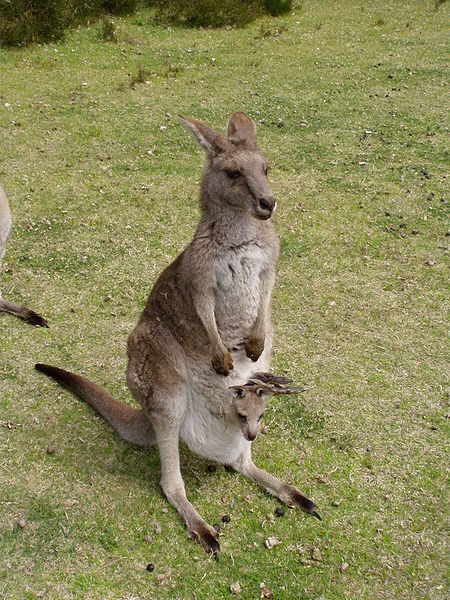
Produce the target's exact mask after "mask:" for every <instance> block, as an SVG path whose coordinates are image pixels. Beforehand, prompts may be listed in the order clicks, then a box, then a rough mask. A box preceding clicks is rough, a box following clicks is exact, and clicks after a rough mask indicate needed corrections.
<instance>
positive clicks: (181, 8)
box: [153, 0, 264, 27]
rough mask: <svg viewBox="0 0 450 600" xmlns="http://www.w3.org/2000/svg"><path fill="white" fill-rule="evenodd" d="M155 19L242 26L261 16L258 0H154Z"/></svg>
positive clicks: (194, 23)
mask: <svg viewBox="0 0 450 600" xmlns="http://www.w3.org/2000/svg"><path fill="white" fill-rule="evenodd" d="M153 4H154V6H155V7H156V14H157V18H158V20H160V21H162V22H169V23H175V24H178V25H187V26H190V27H223V26H224V25H244V24H246V23H249V22H250V21H253V20H254V19H256V18H257V17H258V16H260V15H261V14H262V13H263V12H264V11H263V2H261V0H241V1H240V2H236V0H154V2H153Z"/></svg>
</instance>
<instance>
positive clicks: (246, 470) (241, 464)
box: [231, 444, 322, 521]
mask: <svg viewBox="0 0 450 600" xmlns="http://www.w3.org/2000/svg"><path fill="white" fill-rule="evenodd" d="M231 466H232V467H233V469H235V470H236V471H238V473H241V474H242V475H245V477H248V478H249V479H251V480H252V481H254V482H255V483H258V484H259V485H260V486H261V487H263V488H265V489H266V490H267V491H268V492H269V493H271V494H272V495H273V496H276V497H277V498H279V499H280V500H281V501H282V502H284V504H286V505H287V506H289V508H294V507H297V508H300V509H301V510H303V511H305V512H307V513H309V514H311V515H313V516H314V517H316V518H317V519H319V520H320V521H321V520H322V518H321V516H320V515H319V513H318V512H317V507H316V505H315V504H314V502H313V501H312V500H310V499H309V498H307V497H306V496H304V495H303V494H302V493H301V492H299V491H298V490H297V489H296V488H295V487H293V486H291V485H289V484H287V483H284V482H283V481H281V480H280V479H277V478H276V477H274V476H273V475H271V474H270V473H267V471H264V470H263V469H259V468H258V467H257V466H256V465H255V464H254V462H253V460H252V454H251V446H250V444H249V446H248V448H247V449H246V450H245V451H244V452H243V453H242V454H241V456H240V457H239V458H238V459H237V461H235V462H234V463H232V464H231Z"/></svg>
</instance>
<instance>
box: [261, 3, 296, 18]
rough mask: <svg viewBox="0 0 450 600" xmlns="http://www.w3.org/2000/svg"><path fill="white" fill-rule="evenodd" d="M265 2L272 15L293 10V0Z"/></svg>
mask: <svg viewBox="0 0 450 600" xmlns="http://www.w3.org/2000/svg"><path fill="white" fill-rule="evenodd" d="M264 4H265V6H266V10H267V12H268V13H270V14H271V15H272V17H278V16H279V15H286V14H287V13H288V12H291V10H292V0H265V2H264Z"/></svg>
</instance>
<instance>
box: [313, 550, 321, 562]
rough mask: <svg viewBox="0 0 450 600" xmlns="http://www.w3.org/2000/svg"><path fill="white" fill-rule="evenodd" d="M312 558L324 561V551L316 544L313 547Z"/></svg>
mask: <svg viewBox="0 0 450 600" xmlns="http://www.w3.org/2000/svg"><path fill="white" fill-rule="evenodd" d="M311 558H312V559H313V560H315V561H316V562H322V561H323V557H322V552H321V551H320V550H319V548H317V547H316V546H314V547H313V549H312V552H311Z"/></svg>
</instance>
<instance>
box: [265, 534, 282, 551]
mask: <svg viewBox="0 0 450 600" xmlns="http://www.w3.org/2000/svg"><path fill="white" fill-rule="evenodd" d="M279 544H281V540H280V538H279V537H269V538H267V540H266V541H265V542H264V546H265V547H266V548H267V549H268V550H270V549H271V548H273V547H274V546H278V545H279Z"/></svg>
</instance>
